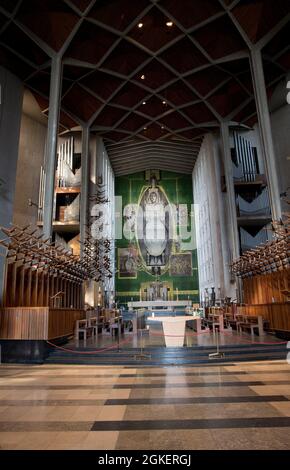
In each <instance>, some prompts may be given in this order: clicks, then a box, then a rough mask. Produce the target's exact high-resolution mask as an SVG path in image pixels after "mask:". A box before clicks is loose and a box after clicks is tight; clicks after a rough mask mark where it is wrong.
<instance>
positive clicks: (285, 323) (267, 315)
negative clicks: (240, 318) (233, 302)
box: [237, 303, 290, 331]
mask: <svg viewBox="0 0 290 470" xmlns="http://www.w3.org/2000/svg"><path fill="white" fill-rule="evenodd" d="M237 313H238V314H243V315H254V316H258V315H261V316H262V317H263V318H264V319H265V320H269V326H270V329H273V330H288V331H290V303H272V304H260V305H242V306H239V307H237Z"/></svg>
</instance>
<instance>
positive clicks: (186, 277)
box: [115, 170, 199, 305]
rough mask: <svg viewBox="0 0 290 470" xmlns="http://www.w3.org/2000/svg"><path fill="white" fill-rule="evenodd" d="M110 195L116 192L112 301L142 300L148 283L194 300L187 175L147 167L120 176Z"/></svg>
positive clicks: (172, 297) (194, 269)
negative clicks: (114, 275)
mask: <svg viewBox="0 0 290 470" xmlns="http://www.w3.org/2000/svg"><path fill="white" fill-rule="evenodd" d="M115 195H116V196H119V197H121V198H122V207H121V204H120V203H119V221H122V226H121V225H119V230H118V233H119V239H118V237H117V240H116V265H117V272H116V300H117V302H118V305H120V304H123V305H126V304H127V302H128V301H130V300H140V299H142V300H148V295H149V294H148V292H149V289H150V286H152V285H153V284H155V285H156V284H157V285H160V286H161V290H163V291H164V289H166V291H167V295H168V297H167V299H170V300H176V299H179V300H183V299H190V300H192V301H193V302H198V298H199V295H198V270H197V252H196V245H195V227H194V213H193V206H192V204H193V191H192V178H191V175H183V174H179V173H173V172H168V171H159V170H150V171H144V172H140V173H135V174H133V175H127V176H120V177H117V178H116V179H115ZM120 226H121V231H120ZM159 293H160V295H161V291H160V292H159ZM144 296H145V297H144ZM149 300H151V299H149ZM154 300H155V299H154Z"/></svg>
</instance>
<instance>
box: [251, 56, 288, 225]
mask: <svg viewBox="0 0 290 470" xmlns="http://www.w3.org/2000/svg"><path fill="white" fill-rule="evenodd" d="M251 71H252V80H253V86H254V92H255V101H256V108H257V114H258V122H259V129H260V138H261V147H262V152H263V157H264V162H265V169H266V176H267V180H268V187H269V196H270V204H271V210H272V217H273V219H274V220H279V219H280V218H281V201H280V191H279V183H278V176H277V169H276V159H275V151H274V145H273V138H272V129H271V121H270V114H269V108H268V99H267V93H266V85H265V77H264V70H263V60H262V55H261V51H260V50H258V49H253V50H252V51H251Z"/></svg>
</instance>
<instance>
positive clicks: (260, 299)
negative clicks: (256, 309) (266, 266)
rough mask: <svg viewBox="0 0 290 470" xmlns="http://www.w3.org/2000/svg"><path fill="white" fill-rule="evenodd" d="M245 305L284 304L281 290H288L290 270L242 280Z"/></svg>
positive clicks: (289, 286)
mask: <svg viewBox="0 0 290 470" xmlns="http://www.w3.org/2000/svg"><path fill="white" fill-rule="evenodd" d="M243 288H244V301H245V303H246V304H270V303H272V302H273V301H274V302H285V301H286V297H285V295H284V294H282V291H283V290H287V289H289V290H290V269H284V270H283V271H277V272H274V273H270V274H264V275H262V276H254V277H249V278H246V279H243Z"/></svg>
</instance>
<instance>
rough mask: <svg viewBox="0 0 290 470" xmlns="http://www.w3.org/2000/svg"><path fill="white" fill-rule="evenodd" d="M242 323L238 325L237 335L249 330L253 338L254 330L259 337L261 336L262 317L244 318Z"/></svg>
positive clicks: (262, 330) (247, 316) (262, 328)
mask: <svg viewBox="0 0 290 470" xmlns="http://www.w3.org/2000/svg"><path fill="white" fill-rule="evenodd" d="M245 320H246V321H244V322H240V323H239V329H238V331H239V333H242V331H243V330H250V331H251V335H252V336H254V334H255V329H257V330H258V333H259V336H262V335H263V334H264V323H263V317H262V316H261V315H259V316H257V317H256V316H249V315H246V316H245Z"/></svg>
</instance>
